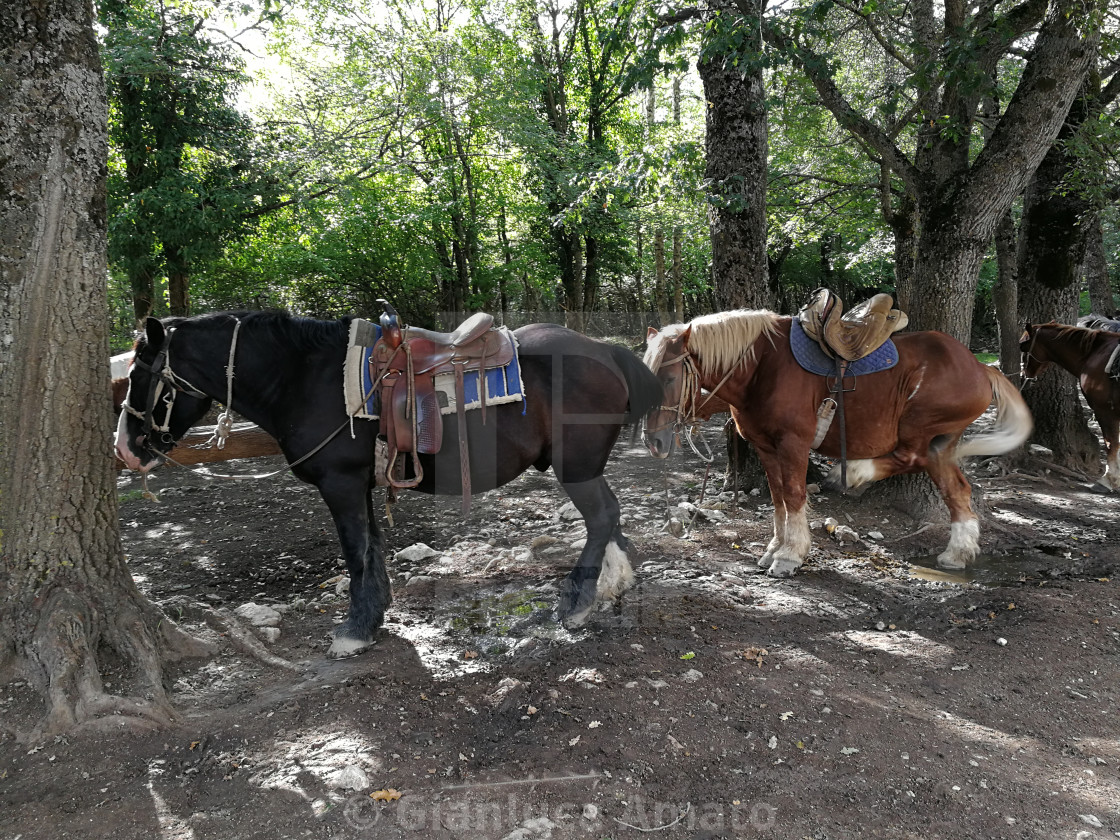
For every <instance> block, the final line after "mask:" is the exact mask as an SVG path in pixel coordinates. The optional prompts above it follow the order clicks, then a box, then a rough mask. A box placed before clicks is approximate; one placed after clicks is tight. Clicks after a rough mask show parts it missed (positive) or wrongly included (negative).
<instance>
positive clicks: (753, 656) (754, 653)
mask: <svg viewBox="0 0 1120 840" xmlns="http://www.w3.org/2000/svg"><path fill="white" fill-rule="evenodd" d="M767 654H769V651H768V650H766V648H760V647H751V648H747V649H746V650H744V651H740V652H739V655H740V656H741V657H743V658H744V659H745V660H747V661H748V662H754V663H755V664H756V665H758V667H759V668H761V667H762V660H763V658H764V657H765V656H766V655H767Z"/></svg>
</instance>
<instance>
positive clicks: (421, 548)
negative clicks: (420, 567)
mask: <svg viewBox="0 0 1120 840" xmlns="http://www.w3.org/2000/svg"><path fill="white" fill-rule="evenodd" d="M439 554H440V553H439V552H438V551H436V550H435V549H434V548H432V547H431V546H430V545H427V544H426V543H422V542H421V543H413V544H412V545H410V546H409V547H408V548H402V549H401V550H400V551H398V552H397V553H396V554H394V555H393V557H394V559H396V560H398V561H400V562H403V563H417V562H419V561H421V560H430V559H431V558H432V557H439Z"/></svg>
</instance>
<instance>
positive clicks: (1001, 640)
mask: <svg viewBox="0 0 1120 840" xmlns="http://www.w3.org/2000/svg"><path fill="white" fill-rule="evenodd" d="M996 644H997V645H999V646H1000V647H1007V639H1005V638H1003V636H1000V637H999V638H998V639H996Z"/></svg>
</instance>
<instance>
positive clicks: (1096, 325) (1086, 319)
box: [1077, 314, 1120, 332]
mask: <svg viewBox="0 0 1120 840" xmlns="http://www.w3.org/2000/svg"><path fill="white" fill-rule="evenodd" d="M1077 326H1079V327H1083V328H1085V329H1087V330H1105V331H1106V332H1120V321H1117V320H1116V319H1115V318H1109V317H1108V316H1106V315H1095V314H1089V315H1082V316H1081V317H1080V318H1078V319H1077Z"/></svg>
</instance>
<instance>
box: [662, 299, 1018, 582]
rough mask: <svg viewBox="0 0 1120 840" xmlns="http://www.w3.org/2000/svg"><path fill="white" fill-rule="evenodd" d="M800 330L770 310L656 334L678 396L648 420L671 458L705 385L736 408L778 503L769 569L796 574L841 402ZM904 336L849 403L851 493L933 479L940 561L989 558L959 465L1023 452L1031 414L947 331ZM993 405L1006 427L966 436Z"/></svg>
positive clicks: (836, 446) (665, 374) (669, 392)
mask: <svg viewBox="0 0 1120 840" xmlns="http://www.w3.org/2000/svg"><path fill="white" fill-rule="evenodd" d="M790 329H791V319H790V318H788V317H783V316H779V315H776V314H774V313H773V312H767V311H765V310H756V311H746V310H740V311H735V312H721V313H717V314H714V315H706V316H703V317H701V318H697V319H695V320H693V321H692V322H690V323H688V324H674V325H672V326H668V327H665V328H664V329H662V330H661V331H660V332H657V331H656V330H653V329H652V328H651V329H650V332H649V338H648V345H647V347H648V349H647V350H646V354H645V363H646V364H647V365H648V366H649V368H650V369H651V370H653V371H654V372H656V373H657V375H658V377H659V378H660V380H661V382H662V384H663V386H664V388H665V398H666V399H665V402H664V403H663V404H662V405H661V406H660V407H659V408H658V409H655V410H654V411H653V412H651V413H650V415H648V416H647V417H646V420H645V426H644V437H645V441H646V445H647V446H648V447H649V450H650V452H651V453H652V454H653V455H654V456H655V457H659V458H665V457H668V455H669V453H670V452H671V451H672V448H673V445H674V441H675V438H676V435H677V433H678V431H679V430H680V429H681V428H683V427H684V426H685V425H687V424H688V423H690V422H692V417H691V416H690V415H691V411H692V409H691V406H693V405H695V404H696V403H697V402H698V400H697V399H695V398H694V397H693V396H692V395H695V394H699V393H700V392H701V389H704V390H707V391H709V392H713V393H715V394H716V395H717V396H719V397H721V398H723V399H724V400H726V401H727V402H728V403H729V404H730V407H731V416H732V418H733V419H734V421H735V425H736V427H737V429H738V431H739V434H740V435H742V436H743V437H745V438H746V439H747V440H749V441H750V442H751V443H752V444H754V447H755V449H756V450H757V451H758V455H759V459H760V460H761V462H762V465H763V468H764V469H765V470H766V478H767V481H768V482H769V485H770V492H771V495H772V496H773V501H774V537H773V539H771V540H770V544H769V545H768V546H767V547H766V550H765V552H764V553H763V555H762V557H761V559H760V560H759V561H758V565H759V566H760V567H763V568H766V569H768V574H769V575H771V576H772V577H789V576H791V575H793V574H794V573H796V571H797V569H798V568H800V566H801V564H802V563H803V562H804V560H805V557H806V556H807V555H808V553H809V549H810V543H811V541H810V535H809V526H808V521H807V518H806V511H805V507H806V489H805V475H806V470H807V468H808V464H809V451H810V445H811V444H812V442H813V438H814V436H815V434H816V428H817V409H818V406H820V405H821V403H822V401H824V400H825V399H826V398H827V397H829V396H830V393H829V382H830V378H828V377H824V376H818V375H816V374H812V373H809V372H808V371H806V370H804V369H802V368H801V367H800V366H799V365H798V364H797V362H796V360H795V359H794V356H793V353H792V351H791V350H790ZM893 340H894V342H895V345H896V346H897V349H898V357H899V359H898V363H897V364H896V365H895V366H894V367H893V368H891V369H889V370H885V371H880V372H878V373H871V374H866V375H864V376H860V377H858V379H857V380H856V385H855V390H854V391H853V392H851V393H848V394H847V395H846V397H845V401H846V406H845V414H846V418H845V419H846V429H845V431H846V438H847V455H848V458H849V459H850V460H848V462H847V487H846V488H844V489H850V488H854V487H858V486H860V485H864V484H867V483H869V482H872V481H878V480H880V479H883V478H886V477H888V476H892V475H899V474H902V473H914V472H922V471H925V472H926V473H928V474H929V476H930V478H932V479H933V482H934V484H935V485H936V486H937V489H938V491H939V492H940V493H941V497H942V498H943V499H944V501H945V504H946V505H947V506H948V508H949V513H950V516H951V518H952V526H951V536H950V539H949V545H948V547H947V548H946V549H945V551H944V552H942V553H941V555H940V556H939V557H938V558H937V561H938V565H940V566H942V567H944V568H950V569H960V568H963V567H964V566H966V565H967V564H968V563H969V562H970V561H971V560H973V559H974V558H975V557H976V555H977V554H978V553H979V535H980V525H979V521H978V519H977V517H976V514H975V513H974V512H973V510H972V505H971V499H970V495H971V488H970V486H969V483H968V480H967V479H966V478H965V477H964V474H963V473H962V472H961V470H960V467H959V465H958V462H959V460H960V459H961V458H963V457H965V456H968V455H999V454H1002V453H1004V452H1008V451H1010V450H1012V449H1014V448H1015V447H1017V446H1019V445H1020V444H1021V443H1023V441H1025V440H1026V439H1027V437H1028V435H1029V434H1030V432H1031V429H1032V428H1033V423H1032V421H1031V416H1030V411H1029V410H1028V409H1027V406H1026V403H1024V402H1023V399H1022V397H1021V396H1020V395H1019V392H1018V391H1017V390H1016V389H1015V386H1014V385H1013V384H1012V383H1011V382H1010V381H1009V380H1008V379H1007V377H1005V376H1004V375H1003V374H1002V373H1000V372H999V371H998V370H996V369H995V368H991V367H988V366H986V365H983V364H981V363H980V362H978V361H977V360H976V357H975V356H973V355H972V353H970V352H969V351H968V348H967V347H965V346H964V345H963V344H961V343H960V342H959V341H957V340H955V339H953V338H950V337H949V336H947V335H945V334H943V333H939V332H915V333H896V334H895V335H894V336H893ZM848 384H849V385H850V381H849V383H848ZM993 399H994V400H995V402H996V403H997V405H998V413H997V419H996V424H995V426H994V428H992V429H991V430H990V431H988V432H985V433H982V434H978V435H976V436H974V437H971V438H969V439H966V440H963V441H962V439H961V438H962V435H963V433H964V431H965V429H966V428H967V427H968V426H969V424H971V423H972V421H974V420H975V419H976V418H977V417H979V416H980V415H981V414H983V413H984V411H985V410H986V409H987V408H988V406H989V405H990V404H991V403H992V401H993ZM840 434H841V430H840V424H839V422H838V421H837V422H834V423H833V424H832V426H831V427H830V428H829V430H828V433H827V435H826V436H825V437H824V440H823V442H822V443H821V445H820V446H819V447H818V450H819V451H820V452H821V453H822V454H824V455H827V456H829V457H833V458H835V457H838V456H839V455H840ZM841 474H842V473H841V470H840V466H839V465H837V467H835V468H834V469H833V470H832V472H831V473H830V475H829V481H830V483H832V484H834V485H839V484H840V475H841Z"/></svg>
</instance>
